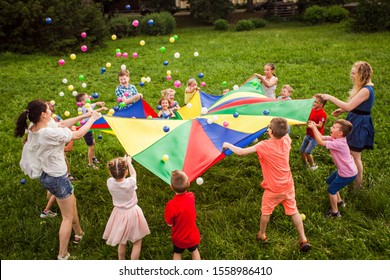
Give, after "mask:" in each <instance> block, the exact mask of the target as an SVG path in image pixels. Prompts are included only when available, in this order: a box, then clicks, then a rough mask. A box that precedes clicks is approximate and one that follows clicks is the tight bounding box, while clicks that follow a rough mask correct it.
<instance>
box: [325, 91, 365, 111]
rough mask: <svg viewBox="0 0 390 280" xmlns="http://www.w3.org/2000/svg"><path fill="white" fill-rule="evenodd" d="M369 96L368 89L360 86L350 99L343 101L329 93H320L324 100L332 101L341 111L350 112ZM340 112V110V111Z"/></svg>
mask: <svg viewBox="0 0 390 280" xmlns="http://www.w3.org/2000/svg"><path fill="white" fill-rule="evenodd" d="M369 97H370V91H369V90H368V89H367V88H362V89H360V90H359V92H358V93H357V94H356V95H355V96H354V97H352V99H351V100H349V101H347V102H344V101H341V100H340V99H338V98H336V97H334V96H332V95H330V94H322V98H323V99H324V100H329V101H330V102H332V103H334V104H335V105H336V106H337V107H339V108H340V109H341V110H342V111H347V112H350V111H352V110H353V109H355V108H356V107H357V106H359V105H360V104H361V103H363V102H364V101H366V100H367V99H368V98H369ZM340 113H341V112H340Z"/></svg>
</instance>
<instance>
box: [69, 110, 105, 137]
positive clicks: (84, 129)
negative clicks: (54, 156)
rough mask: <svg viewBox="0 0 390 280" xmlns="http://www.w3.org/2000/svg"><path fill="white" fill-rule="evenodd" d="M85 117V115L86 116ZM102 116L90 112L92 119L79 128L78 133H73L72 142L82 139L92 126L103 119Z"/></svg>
mask: <svg viewBox="0 0 390 280" xmlns="http://www.w3.org/2000/svg"><path fill="white" fill-rule="evenodd" d="M84 115H85V114H84ZM101 116H102V115H101V114H100V113H98V112H96V111H93V112H92V113H91V112H90V118H89V119H88V121H87V122H86V123H85V124H84V125H83V126H82V127H80V128H79V130H77V131H73V132H72V140H76V139H80V138H81V137H83V136H84V135H85V134H86V133H87V132H88V131H89V129H90V128H91V126H92V124H93V123H94V122H95V121H96V120H97V119H99V118H100V117H101Z"/></svg>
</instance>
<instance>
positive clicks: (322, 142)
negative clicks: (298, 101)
mask: <svg viewBox="0 0 390 280" xmlns="http://www.w3.org/2000/svg"><path fill="white" fill-rule="evenodd" d="M307 127H308V128H310V129H311V130H313V134H314V138H315V139H316V141H317V143H318V145H321V146H325V144H326V143H325V139H326V137H325V136H323V135H322V134H321V132H320V131H319V130H318V128H317V125H316V123H315V122H313V121H309V122H308V124H307Z"/></svg>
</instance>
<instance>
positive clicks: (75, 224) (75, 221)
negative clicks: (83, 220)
mask: <svg viewBox="0 0 390 280" xmlns="http://www.w3.org/2000/svg"><path fill="white" fill-rule="evenodd" d="M73 213H74V214H73V224H72V226H73V231H74V232H75V233H76V234H77V235H84V231H83V230H82V229H81V225H80V219H79V213H78V211H77V200H76V197H74V210H73Z"/></svg>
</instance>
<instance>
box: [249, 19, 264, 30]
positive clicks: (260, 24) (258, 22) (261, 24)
mask: <svg viewBox="0 0 390 280" xmlns="http://www.w3.org/2000/svg"><path fill="white" fill-rule="evenodd" d="M251 21H252V22H253V25H254V26H255V28H262V27H264V26H266V25H267V21H266V20H264V19H262V18H253V19H251Z"/></svg>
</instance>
